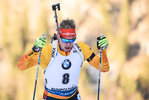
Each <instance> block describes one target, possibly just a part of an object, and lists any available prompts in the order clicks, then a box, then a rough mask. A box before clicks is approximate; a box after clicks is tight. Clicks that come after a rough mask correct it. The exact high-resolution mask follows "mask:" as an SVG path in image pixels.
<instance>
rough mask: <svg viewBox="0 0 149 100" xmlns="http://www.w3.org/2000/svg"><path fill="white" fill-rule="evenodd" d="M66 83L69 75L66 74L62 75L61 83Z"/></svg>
mask: <svg viewBox="0 0 149 100" xmlns="http://www.w3.org/2000/svg"><path fill="white" fill-rule="evenodd" d="M68 82H69V74H68V73H66V74H64V75H63V80H62V83H63V84H67V83H68Z"/></svg>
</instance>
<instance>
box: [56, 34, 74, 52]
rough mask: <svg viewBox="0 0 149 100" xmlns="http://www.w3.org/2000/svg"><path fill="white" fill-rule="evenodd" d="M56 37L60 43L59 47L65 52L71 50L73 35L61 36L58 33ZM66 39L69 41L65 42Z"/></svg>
mask: <svg viewBox="0 0 149 100" xmlns="http://www.w3.org/2000/svg"><path fill="white" fill-rule="evenodd" d="M57 38H58V41H59V45H60V47H61V49H62V50H63V51H65V52H69V51H70V50H71V48H72V46H73V42H72V41H74V40H75V39H74V38H73V37H66V38H61V37H60V35H58V36H57ZM62 39H63V40H62ZM69 40H70V41H69ZM64 41H65V42H64ZM67 41H69V42H67ZM71 42H72V43H71Z"/></svg>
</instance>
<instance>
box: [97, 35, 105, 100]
mask: <svg viewBox="0 0 149 100" xmlns="http://www.w3.org/2000/svg"><path fill="white" fill-rule="evenodd" d="M100 36H101V37H103V34H101V35H100ZM106 47H107V46H105V47H103V48H100V60H99V77H98V97H97V100H99V96H100V78H101V63H102V50H104V49H105V48H106Z"/></svg>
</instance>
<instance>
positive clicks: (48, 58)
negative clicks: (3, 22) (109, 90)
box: [17, 19, 109, 100]
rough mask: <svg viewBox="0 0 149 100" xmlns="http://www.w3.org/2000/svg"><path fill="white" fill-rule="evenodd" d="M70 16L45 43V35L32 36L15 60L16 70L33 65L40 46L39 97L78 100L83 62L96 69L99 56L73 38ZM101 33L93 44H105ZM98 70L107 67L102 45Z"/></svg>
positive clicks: (53, 99) (73, 24) (73, 28)
mask: <svg viewBox="0 0 149 100" xmlns="http://www.w3.org/2000/svg"><path fill="white" fill-rule="evenodd" d="M75 28H76V25H75V22H74V20H72V19H65V20H62V21H61V23H60V25H59V32H58V33H57V40H53V42H52V43H51V44H48V45H45V42H46V38H45V37H43V36H42V37H39V38H37V39H36V40H35V45H34V46H33V48H32V49H31V50H30V51H29V52H27V53H26V54H25V55H23V56H22V57H21V58H20V60H19V61H18V63H17V67H18V68H19V69H20V70H25V69H28V68H30V67H32V66H35V65H37V63H38V55H39V50H40V49H39V48H42V52H41V58H40V66H41V67H42V68H43V69H44V78H45V89H44V94H43V100H81V98H80V94H79V92H78V79H79V75H80V70H81V66H82V64H83V62H84V61H85V60H86V61H87V62H88V63H89V64H90V65H91V66H93V67H95V68H96V69H98V70H99V60H100V58H99V57H98V56H97V55H96V54H95V53H94V52H93V51H92V49H91V48H90V47H89V46H88V45H87V44H85V43H84V42H77V41H75V40H76V31H75ZM107 46H108V41H107V39H106V37H105V36H100V37H98V38H97V48H98V50H100V48H102V47H107ZM101 71H102V72H108V71H109V62H108V58H107V54H106V49H104V50H102V63H101Z"/></svg>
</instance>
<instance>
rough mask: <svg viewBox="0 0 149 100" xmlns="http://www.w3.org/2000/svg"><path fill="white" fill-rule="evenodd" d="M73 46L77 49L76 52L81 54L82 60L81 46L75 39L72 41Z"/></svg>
mask: <svg viewBox="0 0 149 100" xmlns="http://www.w3.org/2000/svg"><path fill="white" fill-rule="evenodd" d="M73 46H74V48H75V49H76V50H77V52H78V53H79V55H80V56H81V58H82V62H83V61H84V56H83V53H82V50H81V48H80V47H79V45H78V44H77V41H75V42H74V43H73Z"/></svg>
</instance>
